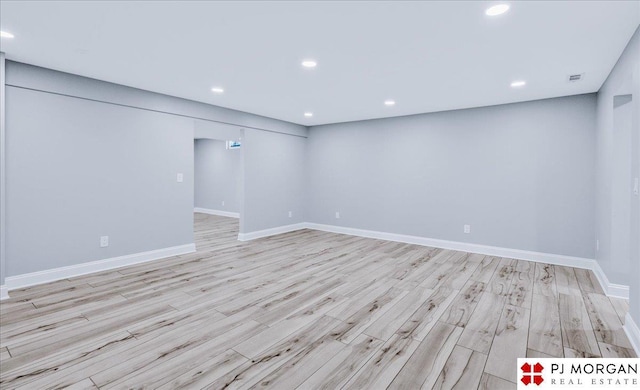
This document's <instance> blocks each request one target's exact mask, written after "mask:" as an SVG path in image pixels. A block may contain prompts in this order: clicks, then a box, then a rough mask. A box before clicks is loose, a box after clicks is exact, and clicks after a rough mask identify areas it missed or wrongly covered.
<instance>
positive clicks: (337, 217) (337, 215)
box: [336, 211, 340, 219]
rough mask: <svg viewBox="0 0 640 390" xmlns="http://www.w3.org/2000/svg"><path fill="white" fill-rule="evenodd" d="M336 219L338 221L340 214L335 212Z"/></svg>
mask: <svg viewBox="0 0 640 390" xmlns="http://www.w3.org/2000/svg"><path fill="white" fill-rule="evenodd" d="M336 219H340V212H339V211H336Z"/></svg>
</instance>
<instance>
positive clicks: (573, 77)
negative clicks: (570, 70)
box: [567, 73, 584, 83]
mask: <svg viewBox="0 0 640 390" xmlns="http://www.w3.org/2000/svg"><path fill="white" fill-rule="evenodd" d="M583 77H584V73H580V74H570V75H569V77H568V78H567V80H568V81H569V82H570V83H574V82H576V81H580V80H582V78H583Z"/></svg>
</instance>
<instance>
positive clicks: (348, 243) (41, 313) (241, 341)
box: [0, 214, 635, 390]
mask: <svg viewBox="0 0 640 390" xmlns="http://www.w3.org/2000/svg"><path fill="white" fill-rule="evenodd" d="M194 232H195V239H196V245H197V248H198V251H197V252H196V253H190V254H185V255H180V256H173V257H170V258H166V259H161V260H157V261H154V262H149V263H144V264H137V265H134V266H130V267H125V268H120V269H116V270H108V271H103V272H98V273H95V274H91V275H84V276H80V277H75V278H71V279H66V280H61V281H56V282H53V283H49V284H44V285H39V286H33V287H29V288H23V289H19V290H13V291H11V292H10V295H11V299H9V300H6V301H2V302H0V365H1V369H0V387H1V388H3V389H5V388H6V389H40V388H71V389H95V388H100V389H103V388H104V389H109V388H160V389H174V388H200V389H202V388H211V389H219V388H228V389H231V388H272V389H278V390H280V389H294V388H299V389H336V388H345V389H363V388H367V389H384V388H387V387H391V388H403V389H404V388H425V389H431V388H434V389H449V388H459V389H475V388H478V389H492V390H494V389H502V388H509V389H513V388H515V378H514V376H513V375H515V369H513V367H512V365H513V364H515V363H514V362H515V359H516V358H517V357H524V356H529V357H549V356H563V355H564V356H566V357H595V356H600V355H602V356H605V357H633V356H635V354H634V352H633V350H631V349H630V348H629V346H630V345H629V341H628V340H627V339H626V335H625V334H624V332H622V321H623V319H624V316H625V315H626V313H627V311H628V304H627V303H626V301H623V300H616V299H611V298H608V297H606V296H604V295H603V294H602V290H601V289H600V286H599V285H598V284H597V281H596V279H595V276H594V275H593V273H591V272H590V271H585V270H577V269H573V268H568V267H560V266H554V265H549V264H536V263H532V262H527V261H521V260H514V259H508V258H497V257H491V256H484V255H478V254H470V253H465V252H460V251H452V250H444V249H436V248H429V247H422V246H416V245H411V244H405V243H397V242H388V241H382V240H375V239H367V238H362V237H353V236H347V235H339V234H333V233H327V232H320V231H311V230H300V231H295V232H291V233H286V234H281V235H277V236H272V237H268V238H263V239H258V240H254V241H250V242H240V241H237V240H236V238H237V233H238V221H237V220H236V219H232V218H224V217H217V216H210V215H204V214H195V229H194ZM512 363H513V364H512Z"/></svg>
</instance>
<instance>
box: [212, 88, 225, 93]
mask: <svg viewBox="0 0 640 390" xmlns="http://www.w3.org/2000/svg"><path fill="white" fill-rule="evenodd" d="M211 92H215V93H223V92H224V89H223V88H220V87H213V88H211Z"/></svg>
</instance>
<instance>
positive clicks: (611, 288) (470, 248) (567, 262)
mask: <svg viewBox="0 0 640 390" xmlns="http://www.w3.org/2000/svg"><path fill="white" fill-rule="evenodd" d="M304 225H305V227H306V228H307V229H314V230H321V231H325V232H331V233H340V234H348V235H351V236H358V237H367V238H376V239H379V240H387V241H396V242H404V243H407V244H416V245H424V246H430V247H435V248H443V249H451V250H457V251H464V252H471V253H479V254H482V255H489V256H499V257H508V258H511V259H519V260H528V261H534V262H538V263H546V264H553V265H562V266H567V267H575V268H583V269H588V270H592V271H593V272H594V273H595V275H596V277H597V278H598V281H599V282H600V285H601V286H602V289H603V290H604V292H605V293H606V294H607V295H609V296H613V297H617V298H624V299H629V286H623V285H620V284H613V283H610V282H609V280H608V279H607V277H606V275H605V274H604V272H603V271H602V269H601V268H600V265H599V264H598V262H597V261H596V260H594V259H587V258H583V257H573V256H564V255H556V254H552V253H543V252H534V251H525V250H520V249H511V248H502V247H496V246H488V245H480V244H471V243H466V242H459V241H447V240H440V239H435V238H427V237H418V236H408V235H403V234H395V233H385V232H377V231H373V230H363V229H354V228H349V227H343V226H334V225H322V224H317V223H305V224H304Z"/></svg>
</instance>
